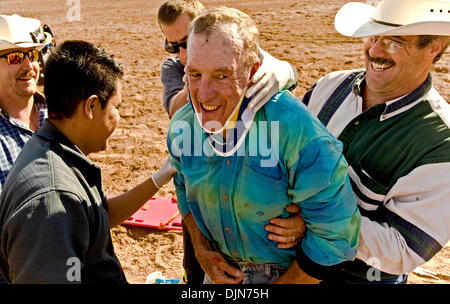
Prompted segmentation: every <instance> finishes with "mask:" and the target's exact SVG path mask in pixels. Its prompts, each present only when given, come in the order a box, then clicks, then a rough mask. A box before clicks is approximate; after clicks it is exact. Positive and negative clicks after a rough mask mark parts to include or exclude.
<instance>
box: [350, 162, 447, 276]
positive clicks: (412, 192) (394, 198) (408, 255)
mask: <svg viewBox="0 0 450 304" xmlns="http://www.w3.org/2000/svg"><path fill="white" fill-rule="evenodd" d="M380 209H381V210H380V212H381V213H382V215H383V218H385V219H386V220H387V221H386V222H375V221H371V220H369V219H368V218H367V217H363V218H362V223H361V234H360V245H359V249H358V253H357V257H358V258H359V259H361V260H363V261H365V262H366V263H367V264H369V265H371V266H374V267H376V268H378V269H380V270H381V271H384V272H387V273H392V274H402V273H408V272H411V271H412V270H414V269H415V268H416V267H417V266H420V265H422V264H424V263H425V262H427V261H428V260H430V259H431V258H432V257H433V256H434V255H435V254H436V253H437V252H438V251H439V250H440V249H442V247H443V246H445V245H446V243H447V242H448V241H449V238H450V163H436V164H427V165H423V166H420V167H418V168H416V169H414V170H413V171H412V172H411V173H409V174H408V175H407V176H404V177H402V178H400V179H399V180H398V181H397V183H396V184H395V185H394V186H393V187H392V188H391V190H390V191H389V193H388V194H387V195H386V198H385V205H384V207H380Z"/></svg>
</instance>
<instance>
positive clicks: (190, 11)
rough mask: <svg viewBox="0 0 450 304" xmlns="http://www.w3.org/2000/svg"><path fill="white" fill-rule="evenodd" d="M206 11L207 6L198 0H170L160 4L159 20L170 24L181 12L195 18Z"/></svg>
mask: <svg viewBox="0 0 450 304" xmlns="http://www.w3.org/2000/svg"><path fill="white" fill-rule="evenodd" d="M204 11H205V7H204V6H203V4H201V3H200V1H197V0H169V1H167V2H165V3H163V5H161V6H160V8H159V10H158V22H159V23H163V24H167V25H170V24H172V23H174V22H175V20H177V18H178V17H179V16H180V15H181V14H186V15H188V16H189V17H190V18H191V19H192V20H193V19H194V18H195V17H197V16H198V15H200V14H201V13H203V12H204Z"/></svg>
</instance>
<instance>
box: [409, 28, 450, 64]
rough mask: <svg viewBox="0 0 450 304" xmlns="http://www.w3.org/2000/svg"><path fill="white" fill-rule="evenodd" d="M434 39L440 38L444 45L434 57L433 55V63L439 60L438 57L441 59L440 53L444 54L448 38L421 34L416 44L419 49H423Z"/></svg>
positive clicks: (449, 41)
mask: <svg viewBox="0 0 450 304" xmlns="http://www.w3.org/2000/svg"><path fill="white" fill-rule="evenodd" d="M434 40H442V41H444V42H445V43H446V46H445V47H444V48H443V49H442V51H441V52H440V53H439V54H438V55H437V56H436V57H434V60H433V63H436V62H438V61H439V59H441V57H442V55H444V53H445V51H446V50H447V48H448V46H449V43H450V39H449V37H448V36H434V35H421V36H420V38H419V43H418V45H417V46H418V48H419V49H423V48H424V47H426V46H427V45H429V44H430V43H431V42H433V41H434Z"/></svg>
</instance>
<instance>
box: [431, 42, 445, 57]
mask: <svg viewBox="0 0 450 304" xmlns="http://www.w3.org/2000/svg"><path fill="white" fill-rule="evenodd" d="M446 45H447V43H446V41H444V40H441V39H436V40H433V41H432V42H431V49H430V56H431V57H433V59H434V58H435V57H436V56H437V55H439V53H440V52H441V51H442V50H443V49H444V48H445V46H446Z"/></svg>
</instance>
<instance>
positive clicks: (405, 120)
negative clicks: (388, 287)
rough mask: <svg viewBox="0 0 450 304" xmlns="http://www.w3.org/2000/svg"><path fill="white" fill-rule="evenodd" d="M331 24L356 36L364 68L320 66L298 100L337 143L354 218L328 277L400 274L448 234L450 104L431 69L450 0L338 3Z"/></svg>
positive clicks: (371, 278) (449, 22)
mask: <svg viewBox="0 0 450 304" xmlns="http://www.w3.org/2000/svg"><path fill="white" fill-rule="evenodd" d="M335 27H336V29H337V31H338V32H340V33H341V34H343V35H346V36H350V37H363V50H364V55H365V57H364V60H365V69H360V70H351V71H338V72H333V73H331V74H329V75H326V76H325V77H323V78H321V79H320V80H318V81H317V83H316V84H314V85H313V86H312V87H311V89H310V90H309V91H308V92H307V93H306V95H305V96H304V99H303V102H304V103H305V104H306V105H308V107H309V109H310V110H312V111H313V112H314V113H315V114H316V115H317V116H318V118H319V119H320V120H321V121H322V122H323V123H324V124H325V125H326V126H327V128H328V130H329V131H330V132H331V133H332V134H333V135H334V136H336V137H337V138H338V139H339V140H341V141H342V142H343V144H344V155H345V157H346V159H347V161H348V163H349V174H350V178H351V181H352V186H353V190H354V193H355V195H356V196H357V200H358V206H359V209H360V211H361V215H362V225H361V234H360V239H359V249H358V253H357V256H356V259H355V261H353V262H352V263H349V265H347V266H346V267H345V271H341V272H338V274H337V275H336V279H335V280H329V282H348V283H356V282H363V283H370V282H375V283H405V282H406V278H407V274H408V273H409V272H411V271H412V270H414V269H415V268H416V267H417V266H419V265H422V264H424V263H425V262H426V261H428V260H430V259H431V258H432V257H433V255H435V254H436V253H437V252H438V251H439V250H440V249H441V248H442V247H443V246H445V244H446V243H447V242H448V241H449V239H450V207H449V204H448V202H449V200H450V186H449V182H448V181H449V180H450V105H449V104H448V103H447V102H446V101H445V100H444V99H443V98H442V97H441V96H440V95H439V93H438V92H437V91H436V90H435V89H434V88H433V82H432V77H431V74H430V70H431V68H432V66H433V64H434V63H435V62H436V61H437V60H439V58H440V57H441V56H442V55H443V53H444V52H445V50H446V48H447V47H448V45H449V37H448V36H449V35H450V1H448V0H446V1H442V0H440V1H439V0H427V1H425V0H383V1H381V2H380V3H379V4H378V5H377V6H376V7H373V6H370V5H366V4H364V3H347V4H346V5H344V6H343V7H342V8H341V9H340V10H339V11H338V13H337V15H336V18H335ZM325 282H326V281H325Z"/></svg>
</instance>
